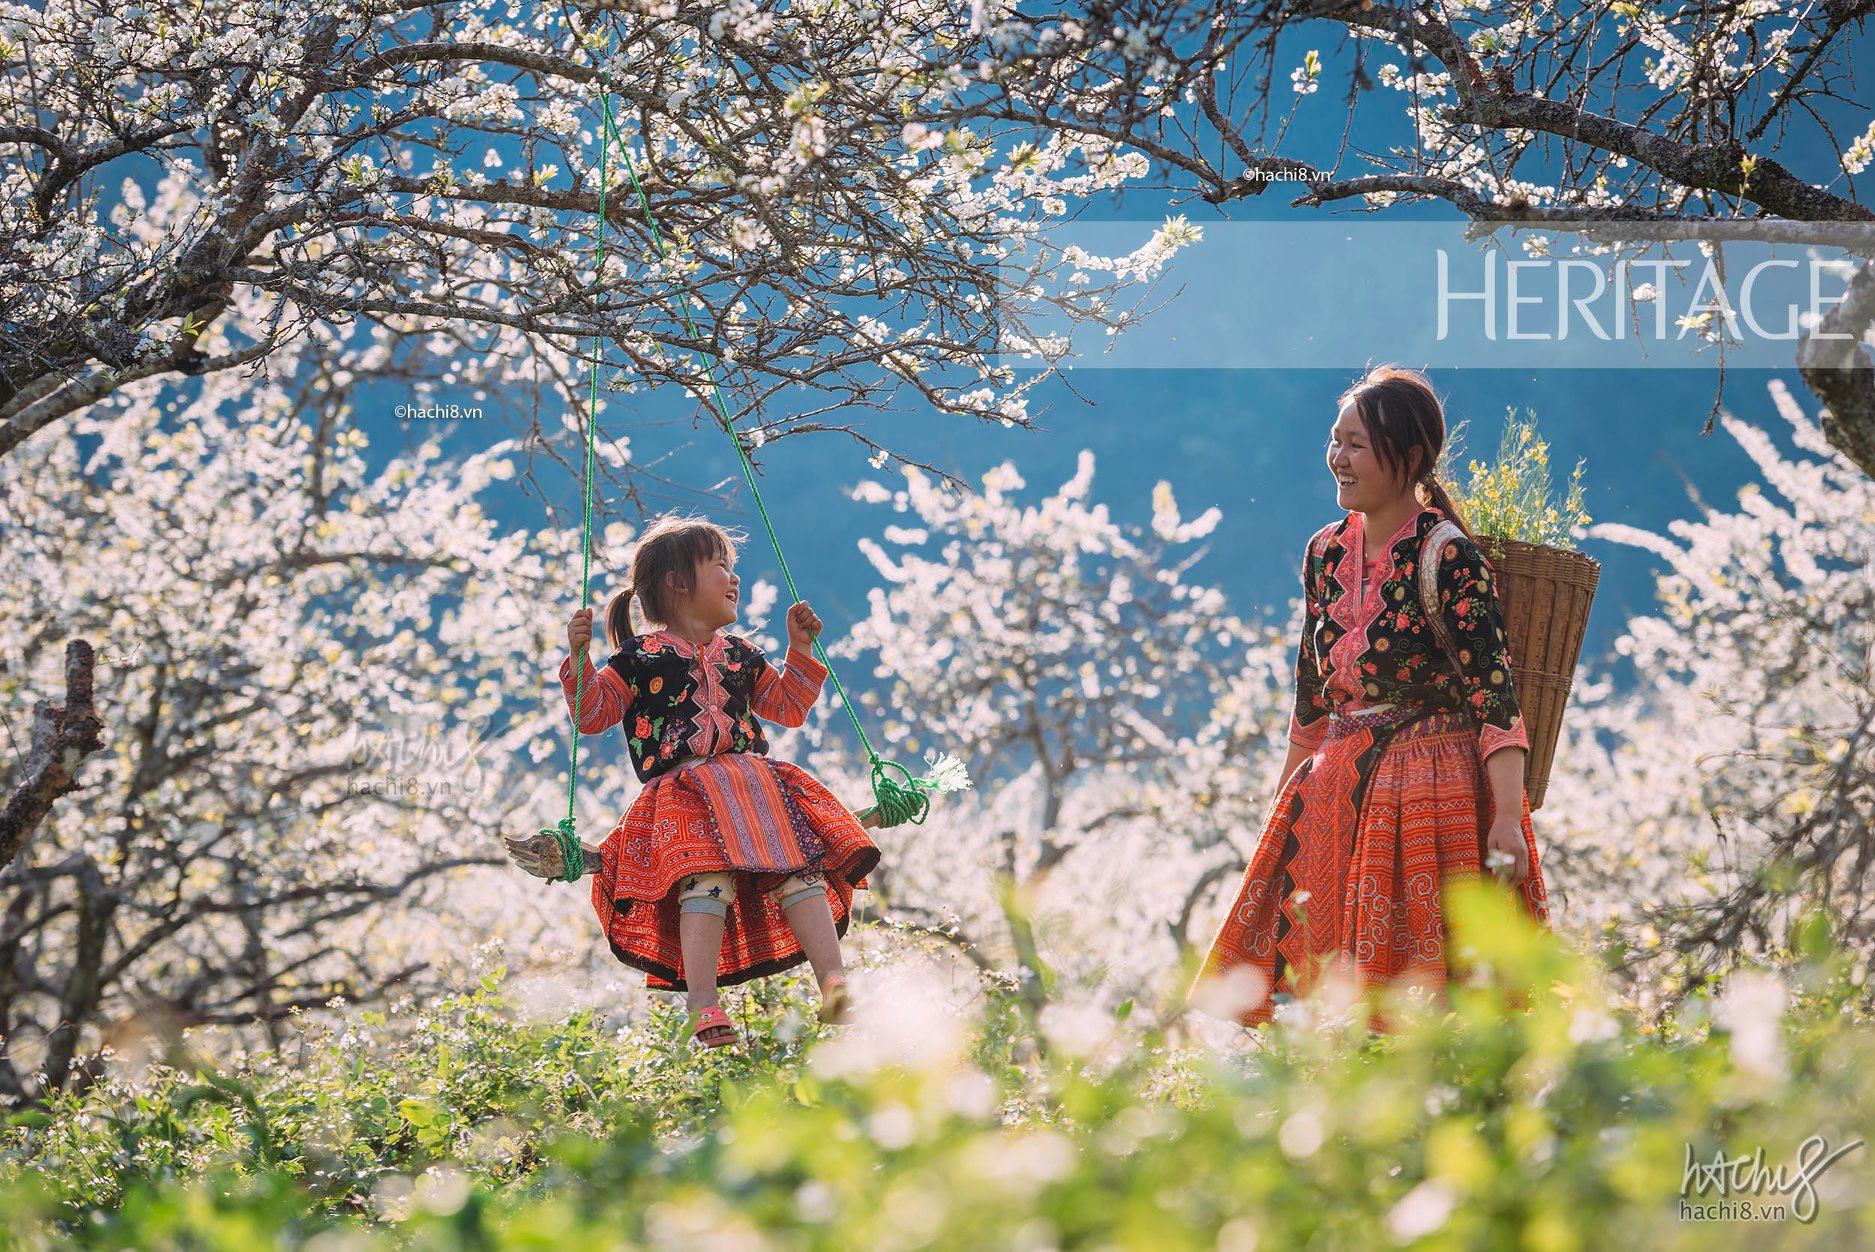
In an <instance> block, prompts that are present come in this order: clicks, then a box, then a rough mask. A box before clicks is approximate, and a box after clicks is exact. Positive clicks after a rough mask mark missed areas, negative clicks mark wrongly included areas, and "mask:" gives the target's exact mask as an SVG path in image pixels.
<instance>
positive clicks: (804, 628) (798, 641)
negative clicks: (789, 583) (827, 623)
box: [788, 600, 820, 652]
mask: <svg viewBox="0 0 1875 1252" xmlns="http://www.w3.org/2000/svg"><path fill="white" fill-rule="evenodd" d="M819 637H820V619H819V618H818V617H815V616H814V610H812V609H810V608H808V607H807V601H805V600H801V601H797V602H796V603H795V605H794V607H792V608H790V609H789V610H788V643H789V644H790V645H792V646H793V647H796V648H799V649H800V650H801V651H803V652H806V651H808V650H810V649H811V648H813V646H814V640H816V639H818V638H819Z"/></svg>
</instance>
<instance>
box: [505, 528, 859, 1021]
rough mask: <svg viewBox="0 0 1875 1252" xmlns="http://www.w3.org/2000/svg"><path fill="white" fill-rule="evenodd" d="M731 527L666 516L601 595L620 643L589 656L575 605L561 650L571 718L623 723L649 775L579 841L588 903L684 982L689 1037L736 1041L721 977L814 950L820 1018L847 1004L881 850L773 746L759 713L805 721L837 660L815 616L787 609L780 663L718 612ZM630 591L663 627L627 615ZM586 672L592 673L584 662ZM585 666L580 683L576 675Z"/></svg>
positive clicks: (541, 856)
mask: <svg viewBox="0 0 1875 1252" xmlns="http://www.w3.org/2000/svg"><path fill="white" fill-rule="evenodd" d="M735 560H736V549H735V543H734V541H733V540H732V539H731V538H730V536H729V534H728V532H726V531H725V530H723V529H722V528H721V527H719V526H716V525H714V524H712V523H710V522H708V521H704V520H702V519H690V518H679V517H671V516H666V517H660V518H658V519H657V520H655V521H654V522H652V523H651V525H650V526H649V527H648V528H647V529H646V530H645V532H644V534H643V536H642V537H641V538H640V539H639V541H638V546H637V550H636V552H635V554H634V556H633V559H632V565H631V582H630V584H629V585H628V586H627V587H625V588H624V589H622V590H620V591H619V592H618V593H617V594H616V595H614V596H613V597H612V600H611V601H610V603H609V604H608V605H607V606H606V618H605V624H606V634H607V636H608V638H609V640H610V641H611V643H612V644H613V646H614V648H615V651H614V652H613V654H612V656H611V658H610V659H609V660H607V661H606V663H605V664H604V665H603V666H601V667H599V668H598V669H596V670H595V669H594V667H593V664H592V661H591V660H590V658H589V657H588V656H587V649H588V645H589V644H590V642H591V640H592V616H593V615H592V610H591V609H581V610H579V611H578V612H576V613H574V614H573V617H572V620H571V621H569V622H568V623H567V631H566V635H567V645H568V647H569V649H570V651H571V654H572V655H571V656H569V657H568V658H567V660H566V661H564V662H563V663H562V664H561V666H560V683H561V686H562V687H563V688H564V690H565V693H566V703H567V708H568V710H569V712H571V711H572V709H573V708H574V704H575V698H576V695H577V702H578V706H579V712H578V716H579V731H580V733H583V734H588V735H594V734H598V733H600V732H602V731H604V730H607V729H609V728H611V727H613V726H623V728H624V732H625V736H626V740H627V743H628V745H629V747H630V752H631V761H632V767H633V769H634V771H635V772H636V773H637V775H638V778H639V780H640V781H641V782H643V783H644V789H643V790H642V791H640V792H639V793H638V797H637V799H636V800H635V801H633V803H632V805H631V808H630V809H629V811H627V812H626V814H625V816H624V818H623V819H622V820H621V821H620V822H619V824H618V826H617V827H616V828H615V829H614V830H613V831H612V833H611V834H610V835H608V836H607V837H606V839H605V842H604V843H602V844H601V845H600V846H599V847H598V848H596V849H593V848H587V849H585V850H584V851H585V861H586V864H585V868H586V871H587V872H588V873H591V874H592V875H593V876H594V881H593V887H592V902H593V907H594V909H595V910H597V912H598V914H599V922H600V925H601V926H602V927H603V928H604V930H605V933H606V939H607V942H608V943H609V944H610V945H611V948H612V952H613V955H615V956H616V957H618V959H619V960H620V961H622V962H624V963H625V964H627V965H629V966H631V967H632V968H634V969H638V970H642V971H644V973H645V976H646V985H647V986H649V987H652V988H653V989H659V990H677V991H682V992H684V993H685V1000H686V1004H687V1007H688V1008H689V1010H690V1012H691V1014H692V1017H691V1037H692V1038H693V1039H695V1040H696V1041H697V1042H698V1043H700V1044H702V1045H703V1046H705V1047H709V1048H717V1047H725V1046H730V1045H733V1044H735V1043H736V1042H738V1039H737V1035H736V1030H735V1027H734V1026H733V1025H732V1024H731V1023H730V1021H729V1018H728V1016H727V1015H725V1014H724V1012H723V1010H722V1007H721V1005H720V1004H719V1003H718V999H717V988H718V987H723V986H733V985H734V984H736V983H740V982H746V981H747V980H749V979H751V978H759V977H762V976H763V975H766V974H774V973H779V972H781V971H782V970H786V969H791V968H793V967H794V966H796V965H799V964H800V963H801V961H802V960H803V959H804V958H805V959H806V960H807V961H808V962H810V963H811V964H812V966H813V970H814V975H815V978H816V980H817V981H818V983H819V986H820V996H821V1009H820V1014H819V1016H820V1020H821V1021H824V1022H832V1023H843V1022H846V1021H848V1020H849V1019H850V1015H851V1008H850V1000H849V997H848V994H847V991H846V978H845V974H844V972H843V965H842V962H841V959H840V937H841V936H843V935H845V934H846V930H847V926H848V923H849V922H850V920H851V910H852V901H853V891H854V890H855V888H863V887H865V886H866V874H867V872H868V871H870V870H871V869H872V868H873V867H874V866H875V865H877V864H878V862H879V850H878V848H877V847H875V846H874V845H873V842H872V840H871V838H870V837H868V835H867V833H866V830H865V828H864V827H863V826H862V825H861V824H860V821H859V819H858V818H856V817H855V816H854V815H853V814H852V813H850V812H848V811H847V809H846V807H845V806H844V805H843V804H841V803H840V801H839V800H838V799H836V798H835V797H834V795H833V794H832V793H831V792H829V791H828V790H827V788H826V787H824V786H822V785H821V784H820V782H818V781H817V780H816V779H815V778H814V777H813V776H812V775H810V774H809V773H808V772H807V771H806V770H804V769H802V768H800V767H799V766H797V765H793V764H790V763H788V762H785V761H775V760H770V759H769V758H768V756H767V752H768V742H767V739H766V737H765V736H764V734H763V731H762V724H761V722H760V721H758V720H757V719H758V718H765V719H767V720H769V721H772V722H776V723H779V724H780V725H783V726H791V727H792V726H799V725H801V724H802V723H803V722H804V721H806V720H807V713H808V710H809V709H811V708H812V707H813V705H814V702H815V701H816V700H817V699H818V698H819V696H820V688H821V683H822V682H823V681H824V680H825V678H826V675H827V671H826V668H825V667H824V666H822V665H821V664H820V662H819V661H817V660H816V659H815V658H814V656H813V645H814V640H815V639H816V638H817V637H818V636H819V634H820V629H821V622H820V619H819V618H818V617H816V616H815V615H814V611H813V609H811V608H810V607H808V605H807V603H806V602H805V601H802V602H800V603H797V604H795V605H794V606H793V607H791V608H790V609H789V610H788V618H787V624H788V650H787V656H786V658H785V659H784V661H783V664H782V665H781V666H780V667H779V668H777V667H776V666H774V665H772V664H770V663H769V660H768V658H767V657H766V656H765V655H764V654H763V653H762V650H761V649H760V648H757V647H756V646H755V645H754V644H752V643H750V642H748V641H747V640H746V639H743V638H742V637H740V636H739V635H733V634H730V633H728V632H727V631H726V630H725V629H724V628H725V627H727V626H729V625H731V624H732V623H733V622H734V621H735V620H736V609H737V600H738V597H739V594H740V580H739V579H738V578H737V577H736V572H735ZM634 595H635V596H637V597H638V600H639V603H640V604H641V605H642V606H643V608H644V614H645V616H646V617H647V618H648V619H649V620H650V624H651V625H652V626H653V627H654V628H653V629H651V630H649V631H647V632H644V633H640V632H638V631H637V630H635V629H634V623H633V619H632V612H631V599H632V597H633V596H634ZM582 674H583V679H582ZM582 681H583V686H581V683H582ZM509 847H510V851H511V853H512V855H513V856H514V859H515V861H516V863H517V864H519V865H520V866H521V868H523V869H525V870H527V871H528V872H530V873H533V874H536V875H538V876H540V877H552V876H554V874H555V873H556V872H557V871H558V870H559V869H560V868H561V865H560V859H561V857H560V851H559V848H558V846H557V845H555V844H554V843H553V841H552V840H551V839H550V838H547V837H545V836H542V835H536V836H534V837H532V838H530V839H525V840H513V839H511V840H509Z"/></svg>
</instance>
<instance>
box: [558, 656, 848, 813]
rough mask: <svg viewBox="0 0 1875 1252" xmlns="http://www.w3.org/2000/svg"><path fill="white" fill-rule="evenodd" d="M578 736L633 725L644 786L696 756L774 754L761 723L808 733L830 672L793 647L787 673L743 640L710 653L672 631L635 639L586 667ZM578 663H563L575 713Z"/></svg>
mask: <svg viewBox="0 0 1875 1252" xmlns="http://www.w3.org/2000/svg"><path fill="white" fill-rule="evenodd" d="M585 670H586V676H585V684H586V685H585V691H584V693H583V694H582V695H581V696H580V707H579V728H580V731H581V732H582V733H584V734H588V735H595V734H598V733H599V732H601V731H603V730H607V729H610V728H611V727H613V726H616V725H619V724H620V723H623V724H624V727H625V737H626V741H627V742H628V743H629V744H630V745H631V758H632V769H633V770H635V771H636V772H637V774H638V779H639V781H640V782H649V781H650V780H651V779H653V778H656V777H657V776H658V775H660V774H663V773H666V772H668V771H669V770H670V769H671V768H672V767H673V766H675V765H676V764H677V762H679V761H681V760H682V759H683V758H685V757H687V756H692V755H694V756H714V755H715V754H717V753H719V752H754V753H758V754H762V755H766V754H767V752H768V739H767V736H765V735H764V734H763V733H762V723H761V722H760V721H758V720H757V719H758V718H766V719H768V720H769V721H771V722H775V723H777V724H778V725H782V726H799V725H800V724H801V723H803V722H805V721H806V720H807V713H808V710H809V709H811V708H813V707H814V702H815V701H816V700H818V699H819V698H820V688H821V684H822V683H823V682H825V681H826V678H827V670H826V667H825V666H823V665H822V664H821V663H820V662H819V661H817V660H815V659H814V657H813V656H812V655H811V654H810V653H808V652H804V651H802V650H801V649H800V648H797V647H794V646H792V645H790V646H789V648H788V653H787V657H786V659H785V661H784V663H783V666H782V668H780V669H777V668H775V667H774V666H773V665H771V664H769V662H768V657H767V656H766V655H764V654H763V652H762V650H761V649H760V648H758V647H756V646H755V645H754V644H752V643H750V642H749V641H748V640H746V639H744V638H742V637H741V636H739V635H731V634H727V633H725V632H723V631H720V630H719V631H717V632H716V633H715V634H714V635H712V636H711V637H710V641H709V642H708V643H706V644H704V645H703V646H701V647H698V646H697V645H696V644H694V643H692V642H691V641H690V640H688V639H685V638H683V637H682V636H681V635H675V634H672V633H671V632H669V631H666V630H656V631H652V632H651V633H650V634H645V635H633V636H632V637H631V638H629V639H627V640H625V642H624V645H623V646H622V647H620V648H619V650H618V651H617V652H615V653H613V654H612V659H611V660H609V661H607V662H606V663H605V667H604V668H603V669H600V670H599V671H597V673H595V672H594V670H593V666H592V662H591V661H590V660H587V661H586V663H585ZM576 682H577V678H576V676H575V674H574V672H573V658H572V657H568V658H567V659H566V660H565V661H563V662H561V664H560V686H561V687H562V689H564V690H565V692H566V707H567V710H568V712H571V711H572V709H573V700H574V694H575V683H576Z"/></svg>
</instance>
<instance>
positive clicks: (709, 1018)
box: [690, 1004, 742, 1048]
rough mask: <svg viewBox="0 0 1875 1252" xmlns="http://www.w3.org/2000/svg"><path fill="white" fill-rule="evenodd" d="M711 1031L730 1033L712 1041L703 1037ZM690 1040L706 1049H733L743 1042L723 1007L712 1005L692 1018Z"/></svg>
mask: <svg viewBox="0 0 1875 1252" xmlns="http://www.w3.org/2000/svg"><path fill="white" fill-rule="evenodd" d="M709 1031H727V1032H728V1033H727V1034H722V1035H718V1036H717V1037H716V1039H715V1040H714V1041H712V1040H709V1039H705V1038H704V1037H703V1036H704V1034H705V1033H707V1032H709ZM690 1038H691V1039H692V1040H694V1041H695V1042H697V1043H700V1044H702V1045H703V1046H704V1047H706V1048H731V1047H734V1046H735V1045H736V1044H738V1043H740V1042H742V1039H741V1037H740V1036H739V1035H737V1034H736V1027H735V1025H734V1023H732V1022H731V1021H730V1020H729V1015H728V1014H727V1013H725V1012H723V1006H722V1005H720V1004H712V1005H710V1006H709V1007H708V1008H704V1009H700V1010H698V1011H697V1013H696V1015H695V1016H694V1017H692V1018H691V1028H690Z"/></svg>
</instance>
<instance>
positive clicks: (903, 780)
mask: <svg viewBox="0 0 1875 1252" xmlns="http://www.w3.org/2000/svg"><path fill="white" fill-rule="evenodd" d="M599 78H600V81H601V82H603V83H604V84H605V91H604V92H603V93H601V95H600V102H601V104H602V106H603V110H602V111H603V113H604V117H605V135H604V136H602V137H601V140H600V150H601V156H600V178H601V179H603V178H604V177H605V166H604V159H605V158H604V148H605V140H606V139H608V138H609V139H610V140H611V141H612V142H613V143H615V144H617V145H618V150H619V155H620V156H621V157H623V158H624V161H625V173H626V174H627V175H628V176H629V177H630V178H631V182H632V190H633V191H634V192H635V193H637V196H638V208H639V211H640V212H641V213H643V214H644V219H645V225H646V227H648V228H649V229H650V231H651V241H652V242H653V243H655V244H656V245H657V249H658V259H659V260H667V259H668V258H669V256H670V250H669V249H668V248H666V247H665V245H664V235H663V232H661V231H660V230H658V224H657V220H656V219H655V218H654V217H652V215H651V199H650V197H649V196H647V195H646V194H645V189H644V184H643V183H641V182H639V181H638V167H637V164H636V163H635V162H634V161H633V160H632V155H631V150H630V149H629V148H627V147H626V146H625V140H624V137H623V136H621V135H620V134H619V132H618V127H617V125H616V123H614V121H613V120H612V78H611V76H610V75H609V74H607V73H606V72H605V71H604V70H603V69H601V70H600V71H599ZM603 200H604V188H603V187H602V188H601V204H600V211H601V212H603V211H604V207H605V206H604V203H603ZM677 300H678V305H679V308H680V309H681V311H682V313H683V320H684V329H685V330H686V331H688V332H689V334H690V337H691V338H692V339H701V338H702V334H701V332H700V331H699V330H698V329H697V325H696V322H695V320H694V319H692V317H691V315H690V299H689V297H688V296H687V295H685V294H684V293H683V292H682V291H679V292H678V293H677ZM691 359H692V360H694V361H697V362H699V363H700V364H701V365H702V367H703V371H704V376H705V377H706V378H708V379H709V382H710V399H711V400H712V401H713V402H714V403H715V406H716V421H717V424H718V425H719V426H721V427H722V429H723V433H724V434H726V435H728V436H729V441H730V442H731V443H732V444H734V445H735V448H736V460H737V461H738V462H739V463H740V464H741V466H742V477H743V479H744V480H745V481H746V482H747V483H748V484H749V498H750V499H751V500H753V501H755V511H756V513H757V514H758V515H759V516H760V517H761V519H762V529H763V530H765V531H766V532H767V533H768V544H769V547H771V548H772V549H774V553H775V564H776V565H777V566H779V567H780V569H781V578H782V581H783V582H785V583H787V585H788V594H789V595H790V596H791V597H792V598H793V599H794V600H795V601H799V600H801V599H802V596H801V589H800V588H799V587H798V586H796V585H795V582H794V571H793V570H792V569H790V568H789V567H788V558H787V556H786V554H784V553H783V552H782V550H781V537H780V536H779V535H777V534H776V533H775V523H774V520H773V519H772V518H770V517H769V515H768V505H767V504H766V503H765V502H764V501H763V500H762V491H761V488H760V487H758V486H757V485H756V481H755V465H754V462H752V461H751V460H750V459H749V451H748V448H747V447H746V446H745V445H744V443H743V440H742V436H741V435H740V434H738V433H737V431H736V428H735V424H734V422H733V421H732V420H731V419H730V416H729V406H728V405H727V404H725V403H724V402H723V392H722V387H721V386H720V385H719V384H718V383H717V381H716V367H715V365H714V364H713V363H712V362H711V361H709V360H708V359H707V358H704V357H702V356H701V354H698V353H692V354H691ZM813 650H814V652H815V653H816V654H817V655H818V656H819V658H820V663H821V664H822V665H823V666H825V667H826V670H827V677H828V678H830V679H832V680H833V690H834V693H835V694H836V695H838V696H839V697H840V707H841V708H842V709H844V710H845V711H846V715H847V718H848V719H849V720H850V721H851V722H852V723H853V732H854V733H855V734H856V735H858V736H859V744H860V747H861V748H862V749H864V750H865V753H866V759H867V761H868V762H869V763H870V764H871V766H872V793H873V797H874V800H875V801H876V803H875V805H874V807H873V808H871V809H867V810H866V811H865V812H864V813H862V814H861V816H862V817H867V816H871V815H872V814H874V813H877V814H878V816H879V825H880V826H882V827H888V828H889V827H892V826H899V825H902V824H904V823H905V822H911V823H912V824H913V825H918V824H921V823H922V822H923V821H924V819H925V817H926V815H927V813H928V812H929V809H930V804H931V800H930V797H931V795H932V794H934V793H936V792H941V791H948V790H951V789H953V788H954V787H955V786H956V785H957V784H956V774H955V771H954V770H945V769H941V768H934V769H933V771H932V773H931V774H929V775H927V776H925V777H923V778H913V777H912V775H911V771H909V770H907V769H905V768H904V767H903V766H901V765H896V764H893V763H891V762H889V761H886V760H883V759H882V758H881V757H880V756H879V754H878V753H877V752H876V751H874V750H873V746H872V740H871V739H869V738H868V737H867V735H866V728H865V727H864V726H863V725H861V724H860V720H859V715H858V713H856V712H855V711H854V705H853V701H852V700H850V699H848V698H847V694H846V688H845V687H843V686H842V685H841V683H840V675H839V674H838V673H836V672H835V671H834V668H833V662H832V661H831V660H830V659H828V656H827V651H826V649H825V648H823V647H821V646H820V640H818V639H816V640H814V643H813ZM890 770H897V771H898V773H899V775H900V776H901V777H900V778H894V777H892V775H891V774H890V773H889V772H888V771H890Z"/></svg>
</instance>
